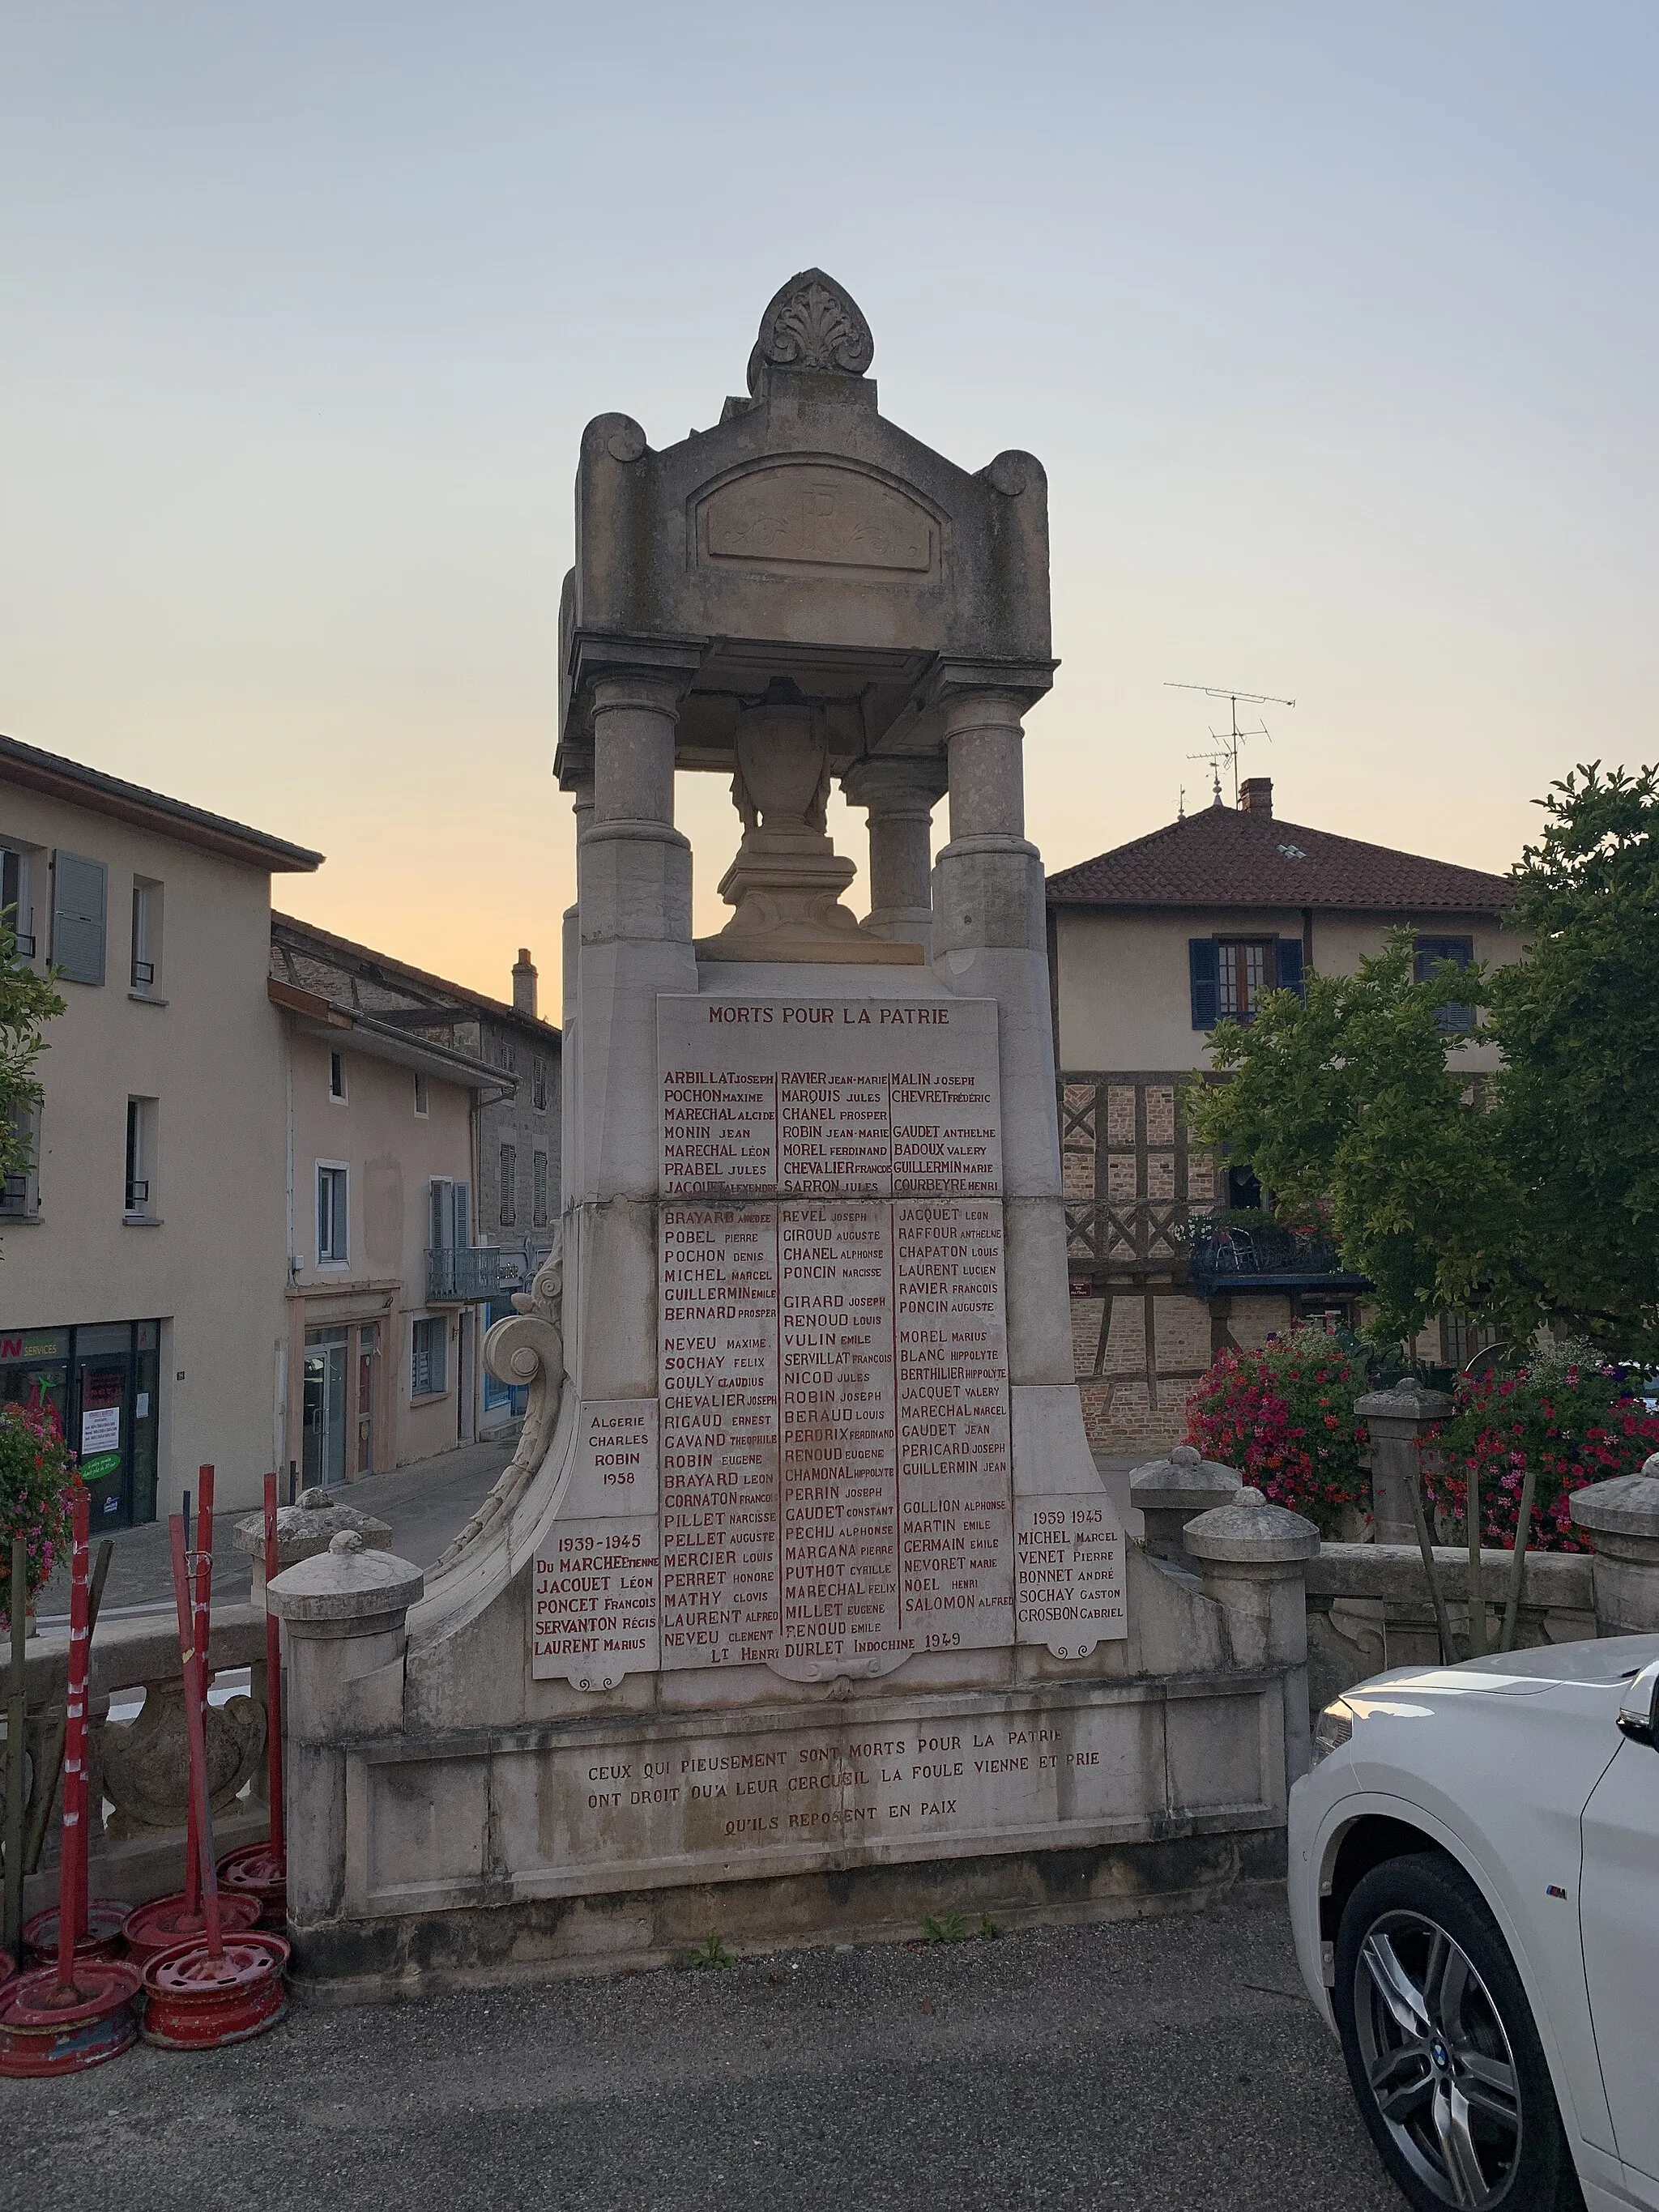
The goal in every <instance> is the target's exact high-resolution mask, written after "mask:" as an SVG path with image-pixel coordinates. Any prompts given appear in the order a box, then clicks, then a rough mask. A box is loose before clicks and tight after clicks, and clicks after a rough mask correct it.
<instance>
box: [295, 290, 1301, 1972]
mask: <svg viewBox="0 0 1659 2212" xmlns="http://www.w3.org/2000/svg"><path fill="white" fill-rule="evenodd" d="M872 354H873V343H872V337H871V332H870V330H869V326H868V325H867V324H866V321H865V319H864V317H863V315H862V314H861V313H860V311H859V308H858V307H857V306H856V305H855V304H854V301H853V300H852V299H851V298H850V297H849V295H848V294H847V293H846V292H845V291H844V290H842V289H841V288H840V287H839V286H838V285H836V283H833V282H832V281H831V279H830V278H829V277H828V276H824V275H823V272H822V271H819V270H808V271H806V272H805V274H803V275H801V276H796V277H794V278H793V279H792V280H791V282H790V283H787V285H785V286H784V287H783V289H781V291H780V292H779V293H778V294H777V295H776V296H775V298H774V299H773V300H772V301H771V302H770V304H769V306H768V307H767V309H766V312H765V313H764V315H763V318H762V320H761V325H760V331H759V336H758V337H757V339H756V341H755V344H754V348H753V350H752V352H751V353H750V357H749V365H748V375H747V391H746V392H745V393H744V394H743V395H742V396H739V397H738V398H728V399H727V400H726V403H725V405H724V407H723V409H722V410H721V412H720V420H719V422H717V423H716V424H715V425H714V427H713V428H709V429H708V430H703V431H695V432H693V433H692V434H691V435H689V436H688V437H686V438H685V439H684V440H683V441H681V442H680V443H678V444H676V445H671V446H668V447H664V448H662V449H660V450H659V449H655V448H653V447H652V446H651V445H650V443H649V442H648V441H647V435H646V433H645V431H644V430H643V429H642V428H641V426H640V425H639V424H638V423H637V422H633V421H631V420H630V419H629V417H628V416H626V415H620V414H618V415H605V416H600V417H599V419H598V420H597V421H596V422H592V423H590V425H589V426H588V428H587V429H586V432H585V433H584V435H583V438H582V444H581V453H580V460H579V463H578V466H577V474H576V539H575V566H574V569H573V570H572V572H571V574H570V575H569V576H568V579H567V580H566V583H565V586H564V594H563V601H562V609H561V615H560V645H561V653H562V662H561V666H562V689H561V698H560V706H559V734H558V743H557V754H556V772H557V775H558V779H559V781H560V783H561V786H562V788H563V789H564V790H566V791H568V793H570V794H571V795H572V798H573V799H574V817H575V833H576V873H577V886H578V889H577V901H576V904H575V906H574V908H573V909H572V910H571V911H570V912H569V913H568V915H566V917H565V934H564V946H565V951H564V1021H565V1032H564V1035H565V1046H564V1060H563V1067H564V1085H565V1088H564V1096H563V1102H562V1106H563V1122H564V1131H563V1160H564V1192H563V1210H562V1236H561V1240H560V1245H559V1247H558V1249H557V1250H556V1254H555V1256H554V1258H553V1260H552V1261H550V1263H549V1265H548V1266H547V1267H544V1269H543V1271H542V1273H541V1274H540V1275H539V1276H538V1279H537V1280H536V1282H535V1284H534V1285H533V1287H532V1290H531V1291H530V1292H529V1293H528V1294H527V1295H526V1296H525V1297H521V1298H520V1299H519V1300H518V1301H516V1303H517V1304H518V1306H519V1307H520V1311H519V1312H518V1313H517V1314H516V1315H515V1316H513V1317H512V1318H510V1319H508V1320H507V1321H505V1322H498V1323H497V1324H496V1325H495V1328H493V1329H492V1330H491V1332H490V1334H489V1340H488V1343H487V1346H486V1357H487V1358H488V1360H489V1364H490V1367H491V1369H492V1371H493V1372H495V1374H496V1375H497V1376H500V1377H501V1378H502V1379H503V1380H506V1381H509V1382H512V1383H520V1384H527V1385H528V1388H529V1412H528V1414H527V1417H526V1423H525V1427H524V1431H523V1435H522V1437H521V1439H520V1444H519V1447H518V1450H517V1453H516V1455H515V1457H514V1459H513V1463H512V1465H511V1467H510V1468H508V1469H507V1473H506V1474H505V1475H504V1476H503V1477H502V1480H501V1482H500V1483H499V1484H498V1485H497V1486H496V1488H495V1491H494V1492H492V1494H491V1495H490V1497H489V1499H488V1500H487V1501H486V1503H485V1504H484V1506H483V1509H482V1510H481V1511H480V1512H479V1513H478V1514H477V1516H475V1517H474V1519H473V1520H472V1521H471V1522H470V1523H469V1524H468V1526H467V1528H465V1530H464V1531H463V1532H462V1533H461V1534H460V1536H459V1538H458V1539H457V1541H456V1542H455V1543H454V1544H453V1546H452V1547H451V1548H450V1550H449V1552H448V1553H447V1554H446V1555H445V1557H444V1559H442V1560H441V1561H440V1562H439V1565H438V1566H437V1567H436V1568H435V1570H433V1571H431V1572H430V1573H429V1574H428V1576H427V1577H425V1578H424V1581H423V1578H422V1576H421V1575H420V1573H419V1572H418V1571H416V1569H414V1568H413V1567H411V1566H410V1565H408V1564H407V1562H404V1561H402V1560H400V1559H396V1558H395V1557H393V1556H392V1555H391V1554H389V1553H385V1552H377V1551H373V1550H367V1549H364V1548H362V1541H361V1539H360V1538H356V1537H354V1535H353V1534H350V1533H349V1532H348V1533H347V1534H343V1535H342V1536H340V1537H338V1538H337V1539H336V1541H335V1546H334V1547H333V1548H332V1549H331V1550H330V1551H329V1552H328V1553H323V1554H321V1555H319V1557H316V1558H313V1559H308V1560H307V1561H305V1562H304V1563H303V1564H301V1565H297V1566H295V1567H292V1568H290V1569H289V1570H288V1571H285V1572H284V1573H283V1574H282V1575H280V1576H279V1577H277V1578H276V1581H275V1582H274V1583H273V1584H272V1586H271V1602H272V1604H273V1606H274V1607H276V1610H277V1612H278V1613H279V1614H280V1615H281V1617H282V1619H283V1632H284V1649H285V1653H286V1661H285V1664H286V1669H287V1674H288V1682H289V1691H288V1705H287V1710H288V1716H289V1723H288V1724H289V1913H290V1919H291V1922H292V1931H291V1932H292V1933H293V1935H294V1937H295V1945H296V1967H297V1972H298V1976H299V1979H300V1982H301V1986H302V1987H305V1986H308V1987H310V1988H311V1989H312V1990H313V1991H314V1992H316V1993H318V1994H319V1995H330V1994H331V1995H335V1996H375V1995H390V1994H396V1993H399V1992H404V1991H412V1990H419V1989H421V1988H422V1987H427V1986H436V1985H439V1984H442V1983H444V1982H446V1981H456V1980H468V1979H471V1980H476V1981H486V1980H489V1979H491V1978H497V1979H499V1978H507V1977H510V1976H513V1975H515V1974H532V1973H536V1972H549V1971H552V1970H557V1969H564V1970H574V1969H590V1970H591V1969H593V1968H596V1967H603V1966H614V1965H626V1964H646V1963H651V1962H653V1961H660V1960H665V1959H668V1958H672V1957H675V1956H683V1955H684V1951H685V1949H686V1948H687V1947H688V1946H690V1945H692V1944H695V1943H697V1942H702V1941H703V1940H704V1939H705V1938H707V1937H708V1936H710V1935H711V1934H714V1935H718V1936H720V1938H721V1939H722V1941H723V1942H726V1944H728V1945H732V1946H737V1947H738V1948H741V1947H743V1946H745V1945H748V1946H756V1947H758V1946H763V1945H766V1944H771V1943H778V1942H802V1941H827V1940H844V1939H846V1938H848V1937H853V1936H860V1935H868V1936H878V1935H888V1936H891V1935H895V1934H901V1935H913V1934H914V1933H915V1930H916V1927H917V1923H918V1922H919V1920H920V1918H921V1917H922V1915H924V1914H925V1913H930V1912H939V1911H955V1910H960V1911H963V1912H964V1913H965V1914H971V1915H973V1916H975V1917H977V1915H978V1914H979V1913H980V1912H981V1911H988V1912H989V1913H990V1914H991V1915H992V1916H993V1917H994V1919H996V1920H997V1921H998V1923H1000V1924H1001V1923H1016V1924H1017V1923H1018V1922H1019V1921H1020V1920H1022V1919H1034V1918H1039V1917H1062V1916H1071V1917H1080V1916H1085V1915H1090V1914H1097V1915H1098V1914H1104V1913H1108V1912H1114V1911H1143V1910H1148V1909H1152V1908H1153V1907H1155V1906H1158V1905H1164V1904H1171V1903H1190V1902H1193V1901H1197V1900H1200V1899H1203V1898H1204V1897H1206V1896H1209V1895H1213V1894H1217V1893H1220V1892H1222V1891H1225V1889H1226V1888H1227V1887H1229V1886H1230V1885H1231V1884H1232V1883H1233V1882H1235V1881H1238V1880H1239V1879H1241V1878H1249V1877H1252V1876H1263V1875H1271V1874H1273V1873H1274V1872H1275V1871H1276V1870H1277V1869H1278V1868H1279V1863H1280V1862H1281V1860H1282V1852H1283V1836H1284V1819H1285V1790H1286V1773H1287V1768H1288V1769H1289V1770H1290V1771H1295V1769H1296V1767H1297V1763H1298V1760H1299V1759H1300V1758H1301V1757H1302V1756H1303V1755H1304V1753H1303V1751H1302V1748H1301V1747H1303V1746H1304V1745H1305V1739H1306V1733H1307V1720H1306V1687H1305V1676H1304V1670H1303V1667H1302V1663H1301V1662H1302V1656H1303V1646H1302V1644H1301V1642H1300V1640H1299V1639H1300V1633H1301V1624H1302V1601H1301V1590H1300V1582H1299V1577H1300V1572H1301V1569H1300V1565H1299V1562H1300V1559H1301V1558H1302V1557H1303V1556H1304V1553H1305V1551H1306V1549H1307V1548H1309V1547H1308V1545H1307V1543H1306V1541H1305V1536H1310V1535H1311V1531H1307V1530H1306V1524H1305V1523H1301V1522H1296V1521H1295V1520H1294V1516H1288V1515H1282V1514H1280V1513H1279V1512H1278V1511H1277V1510H1276V1509H1274V1508H1271V1507H1260V1506H1258V1507H1257V1508H1256V1509H1255V1511H1253V1512H1252V1511H1250V1510H1246V1507H1245V1505H1241V1504H1230V1505H1224V1506H1223V1507H1222V1508H1221V1510H1219V1511H1216V1512H1212V1513H1210V1514H1209V1515H1207V1516H1206V1522H1212V1523H1215V1524H1217V1528H1216V1532H1215V1534H1214V1536H1213V1541H1212V1543H1211V1544H1210V1546H1209V1548H1208V1549H1207V1551H1204V1552H1202V1553H1200V1549H1199V1547H1200V1538H1199V1536H1198V1534H1197V1533H1196V1532H1194V1531H1193V1530H1190V1529H1189V1531H1188V1534H1189V1538H1190V1539H1191V1541H1190V1543H1189V1546H1188V1552H1189V1553H1191V1554H1194V1555H1198V1556H1202V1557H1203V1558H1204V1559H1205V1562H1206V1564H1205V1566H1204V1570H1203V1571H1202V1573H1201V1574H1200V1572H1199V1571H1195V1570H1194V1566H1193V1565H1192V1564H1191V1559H1190V1558H1188V1563H1187V1564H1186V1565H1181V1564H1179V1563H1177V1562H1176V1561H1174V1560H1170V1559H1158V1558H1154V1557H1152V1556H1149V1554H1148V1553H1147V1552H1146V1550H1144V1549H1143V1548H1142V1547H1139V1546H1138V1545H1133V1544H1132V1545H1128V1546H1127V1547H1126V1544H1125V1540H1124V1535H1123V1532H1122V1529H1121V1526H1120V1525H1119V1522H1118V1517H1117V1515H1116V1513H1115V1510H1114V1508H1113V1506H1112V1504H1111V1503H1110V1501H1109V1498H1108V1497H1107V1495H1106V1493H1105V1492H1104V1490H1103V1486H1102V1484H1101V1482H1100V1480H1099V1477H1098V1475H1097V1471H1096V1468H1095V1466H1094V1463H1093V1461H1092V1459H1091V1455H1090V1451H1089V1448H1088V1445H1087V1443H1086V1442H1085V1436H1084V1431H1083V1425H1082V1419H1081V1414H1080V1408H1079V1400H1078V1394H1077V1389H1076V1385H1075V1383H1074V1381H1073V1367H1072V1352H1071V1340H1070V1322H1069V1308H1068V1295H1067V1286H1066V1253H1065V1238H1064V1219H1063V1214H1062V1210H1061V1200H1060V1155H1059V1142H1058V1135H1057V1129H1056V1118H1055V1094H1054V1051H1053V1043H1052V1035H1051V1025H1050V1012H1049V988H1048V963H1047V956H1046V950H1045V941H1044V919H1043V887H1042V862H1041V858H1040V856H1039V854H1038V853H1037V851H1036V848H1035V847H1034V846H1032V845H1031V844H1030V842H1028V841H1027V839H1026V836H1025V834H1024V801H1023V763H1022V750H1023V730H1022V725H1023V720H1024V716H1025V715H1026V714H1027V713H1028V712H1029V711H1030V709H1031V708H1034V707H1035V706H1036V705H1037V704H1038V702H1040V701H1041V700H1042V696H1043V695H1044V693H1045V692H1047V691H1048V689H1049V687H1050V684H1052V682H1053V680H1054V668H1055V663H1054V659H1053V657H1052V654H1051V651H1050V637H1049V614H1048V511H1047V486H1046V480H1045V477H1044V475H1043V471H1042V466H1041V465H1040V464H1039V463H1038V462H1037V461H1036V459H1033V458H1032V456H1031V455H1030V454H1029V453H1000V454H998V455H997V456H996V458H995V459H993V460H992V461H991V462H990V463H989V465H987V466H986V467H983V468H981V469H980V470H979V471H977V473H971V474H970V473H969V472H968V471H965V470H963V469H962V468H959V467H958V466H957V465H956V464H955V463H954V462H952V461H950V460H947V459H944V458H943V457H942V456H941V455H940V454H939V453H934V452H933V451H932V450H930V448H929V447H927V446H925V445H923V444H921V442H920V441H918V440H917V439H915V438H914V437H912V436H911V435H909V434H908V432H906V431H903V430H901V429H899V428H896V426H895V425H894V424H893V423H891V422H888V421H886V420H885V419H884V416H882V415H881V414H880V412H879V411H878V405H877V392H876V385H875V383H874V381H873V380H872V378H871V376H870V375H869V374H868V371H869V369H870V366H871V362H872ZM694 771H702V772H705V773H708V774H709V775H718V776H720V777H721V778H724V779H726V781H727V782H728V783H729V785H730V788H731V793H732V804H733V808H734V813H733V817H732V840H733V842H734V843H735V845H736V856H735V858H734V859H732V861H731V863H730V865H729V866H727V867H726V872H725V873H724V875H723V876H722V877H721V878H720V895H721V896H722V898H723V899H724V901H725V902H726V905H727V906H728V907H729V908H730V909H731V913H730V919H729V920H728V921H726V926H725V927H723V928H722V929H720V930H719V931H718V932H717V933H714V935H712V936H708V937H701V938H700V937H697V936H696V935H694V933H693V929H692V921H691V911H692V901H691V881H692V869H693V866H694V855H693V854H692V851H691V849H690V845H689V843H688V841H687V839H686V838H685V836H684V835H683V834H682V833H681V832H680V831H679V830H678V829H677V828H676V827H675V823H674V794H675V780H676V776H677V774H679V773H684V772H694ZM837 781H838V782H839V784H840V787H841V789H842V792H843V793H844V794H845V795H846V797H847V799H848V800H849V801H850V802H851V803H852V805H854V806H855V807H857V808H860V809H862V810H864V811H865V812H866V814H867V817H868V832H869V852H868V866H867V874H866V884H867V887H868V905H867V911H866V912H865V913H864V914H863V915H859V914H858V913H857V912H855V911H854V908H852V907H850V906H849V905H848V903H847V897H848V893H849V890H850V889H851V887H852V884H853V883H854V877H855V875H856V874H857V873H858V870H857V868H856V866H855V864H854V861H853V860H852V859H850V858H849V857H848V856H846V855H844V854H838V853H837V852H836V850H835V848H834V846H833V844H832V842H831V840H830V838H829V836H828V835H827V834H826V829H825V801H826V798H827V796H828V793H829V790H830V788H831V786H832V784H833V783H835V782H837ZM941 803H942V804H943V805H944V806H945V808H946V809H948V836H946V839H945V842H944V843H943V845H942V846H941V848H940V849H939V852H938V855H937V858H936V859H933V857H932V832H933V819H934V813H935V810H936V808H938V807H939V805H941ZM727 849H729V848H727ZM698 857H699V858H702V856H698ZM724 857H725V855H724V853H722V854H720V856H719V858H720V859H722V860H723V859H724ZM1254 1496H1255V1493H1253V1492H1249V1493H1243V1498H1244V1499H1245V1500H1246V1504H1248V1501H1249V1499H1250V1498H1254ZM1201 1502H1203V1501H1200V1503H1201ZM1302 1532H1305V1536H1304V1533H1302ZM1287 1589H1288V1592H1289V1596H1288V1599H1287V1598H1286V1595H1285V1593H1286V1590H1287Z"/></svg>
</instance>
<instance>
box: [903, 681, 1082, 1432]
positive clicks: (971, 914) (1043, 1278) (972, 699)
mask: <svg viewBox="0 0 1659 2212" xmlns="http://www.w3.org/2000/svg"><path fill="white" fill-rule="evenodd" d="M1022 710H1023V700H1022V698H1021V696H1019V695H1018V694H1015V693H1012V692H1006V691H990V690H967V691H962V692H958V693H957V694H955V695H954V696H951V697H949V698H947V699H946V701H945V743H946V747H947V753H948V765H949V773H950V800H951V842H950V843H949V844H948V845H946V846H945V848H944V850H943V851H942V852H941V853H940V854H939V864H938V867H937V869H936V871H935V876H934V890H935V896H934V900H933V945H934V963H933V964H934V967H935V969H936V970H937V971H938V973H939V975H940V978H941V980H942V981H944V982H945V984H946V985H947V986H948V987H949V988H950V989H951V990H953V991H956V992H957V993H959V994H960V995H961V996H962V997H963V998H965V999H973V998H987V999H995V1000H997V1001H998V1002H999V1005H1000V1007H1001V1014H1002V1019H1001V1030H1002V1046H1001V1079H1002V1168H1003V1188H1004V1190H1005V1192H1006V1201H1005V1212H1006V1222H1007V1243H1008V1254H1007V1267H1008V1373H1009V1380H1010V1381H1011V1383H1015V1384H1020V1383H1030V1384H1043V1385H1054V1384H1059V1383H1065V1384H1066V1385H1068V1386H1069V1387H1071V1388H1073V1389H1075V1386H1076V1376H1075V1373H1074V1370H1073V1358H1072V1328H1071V1316H1070V1313H1069V1311H1068V1310H1067V1305H1066V1218H1065V1213H1064V1210H1063V1208H1062V1206H1061V1202H1060V1133H1059V1127H1058V1122H1057V1118H1056V1109H1055V1103H1054V1034H1053V1029H1052V1024H1051V1018H1050V1013H1049V1006H1048V946H1047V933H1046V927H1045V919H1044V911H1043V887H1042V855H1041V854H1040V853H1039V852H1038V851H1037V848H1036V846H1035V845H1033V844H1030V843H1029V842H1027V839H1026V836H1025V787H1024V732H1023V731H1022V729H1021V727H1020V715H1021V713H1022Z"/></svg>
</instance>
